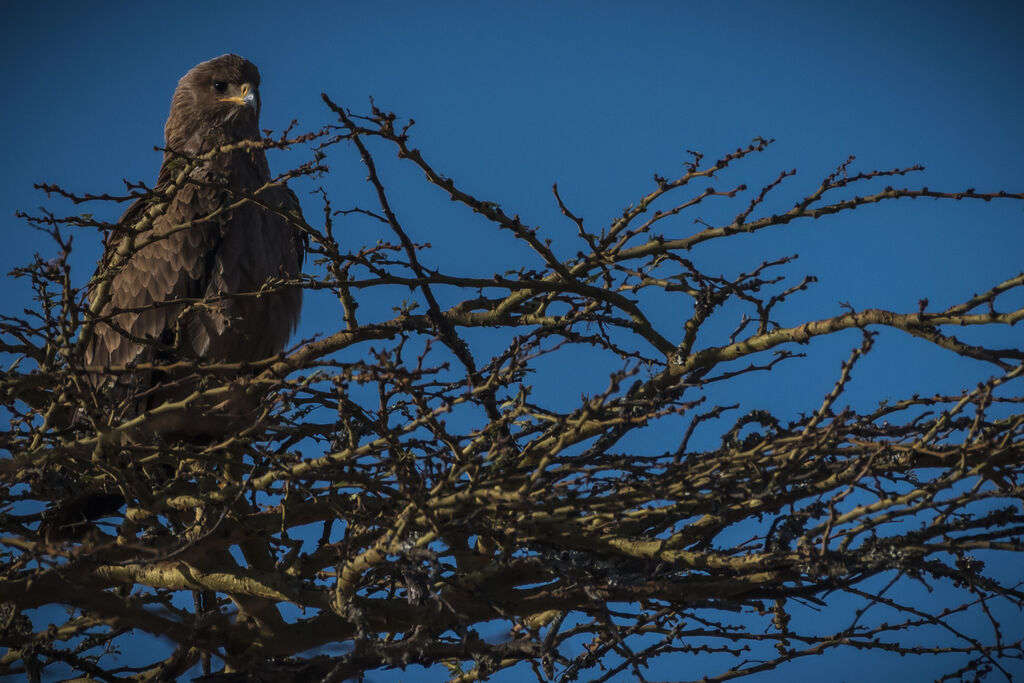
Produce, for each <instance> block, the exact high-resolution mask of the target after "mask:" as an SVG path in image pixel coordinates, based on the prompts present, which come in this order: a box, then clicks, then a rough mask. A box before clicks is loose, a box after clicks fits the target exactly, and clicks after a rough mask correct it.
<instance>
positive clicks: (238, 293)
mask: <svg viewBox="0 0 1024 683" xmlns="http://www.w3.org/2000/svg"><path fill="white" fill-rule="evenodd" d="M259 85H260V74H259V71H258V70H257V69H256V66H255V65H253V64H252V63H251V62H249V61H247V60H245V59H243V58H242V57H239V56H237V55H232V54H228V55H223V56H221V57H217V58H215V59H211V60H209V61H206V62H203V63H201V64H199V65H197V66H196V67H194V68H193V69H192V70H191V71H189V72H188V73H187V74H185V75H184V76H183V77H182V78H181V80H180V81H179V82H178V87H177V89H176V90H175V91H174V97H173V99H172V100H171V112H170V116H169V117H168V118H167V124H166V126H165V128H164V134H165V139H166V146H165V150H164V158H163V163H162V165H161V167H160V175H159V177H158V180H157V183H156V187H155V188H154V191H153V192H152V193H151V194H149V195H147V196H146V197H143V198H141V199H139V200H137V201H136V202H135V203H134V204H133V205H132V206H131V207H130V208H129V209H128V210H127V211H126V212H125V213H124V215H123V216H122V217H121V220H120V221H119V222H118V226H117V229H116V230H115V231H114V232H113V233H112V234H111V235H110V237H109V238H108V240H107V243H106V248H105V250H104V255H103V258H102V260H101V262H100V265H99V268H98V269H97V272H96V276H95V277H94V278H93V280H92V282H91V283H90V297H89V299H90V313H91V314H92V315H90V316H87V318H86V322H85V326H84V328H83V332H82V336H81V339H80V345H81V346H82V347H83V356H84V362H85V365H86V366H88V367H89V371H90V380H91V383H92V384H93V385H94V386H95V387H96V388H97V389H98V390H99V392H100V394H101V395H103V396H105V397H106V398H107V399H109V400H107V401H104V402H103V404H101V405H100V407H99V410H96V409H95V408H94V410H93V411H91V414H92V416H93V417H92V419H93V420H96V419H98V420H100V422H101V425H100V428H101V429H102V428H103V426H102V423H106V425H107V426H116V425H118V424H121V423H123V422H124V421H125V420H131V419H133V418H135V417H137V416H139V415H141V414H143V413H145V412H146V411H150V410H152V409H153V408H157V407H159V406H160V405H161V404H164V403H166V402H168V401H182V399H185V398H186V397H191V399H190V401H186V402H185V405H184V407H179V409H176V410H171V411H157V413H155V414H151V415H147V416H146V418H144V420H143V423H144V424H142V425H141V426H139V427H136V428H133V429H132V430H129V432H128V434H127V436H129V437H130V438H131V439H132V440H143V441H148V440H150V438H151V437H153V436H154V435H157V436H159V437H161V438H175V439H177V438H195V437H199V438H204V437H205V438H216V437H219V436H223V435H225V434H230V433H233V432H235V431H237V430H238V429H239V428H241V427H242V426H244V425H246V424H251V423H252V421H253V420H254V416H255V415H256V408H257V406H258V403H259V401H260V395H259V392H258V391H250V392H246V391H245V390H244V389H243V388H240V387H237V386H229V387H228V388H227V390H226V391H220V392H214V394H215V395H214V396H210V397H202V398H199V399H196V397H195V396H194V394H195V392H196V391H197V390H201V389H207V388H210V387H211V386H214V387H215V386H217V384H216V383H211V382H209V381H207V380H206V379H205V378H204V376H205V377H209V373H208V372H204V373H203V375H204V376H201V375H200V374H199V372H197V367H196V362H202V363H218V364H228V365H232V364H235V365H237V364H244V363H251V362H253V361H257V360H260V359H264V358H268V357H270V356H273V355H274V354H277V353H279V352H280V351H282V350H283V349H284V347H285V344H287V342H288V338H289V337H290V336H291V334H292V332H293V331H294V329H295V326H296V325H297V323H298V320H299V311H300V308H301V305H302V292H301V289H300V288H299V287H297V286H295V285H294V284H293V282H294V279H295V278H296V277H297V276H298V275H299V273H300V268H301V265H302V261H303V256H304V248H303V247H304V239H303V236H302V233H301V231H300V230H299V229H298V228H297V227H296V225H297V224H301V223H302V215H301V212H300V208H299V202H298V199H297V198H296V197H295V194H294V193H293V192H292V191H291V190H289V189H288V188H287V187H285V186H284V184H283V183H275V182H274V181H273V179H272V178H271V175H270V170H269V167H268V166H267V159H266V156H265V154H264V151H263V147H262V146H261V143H260V140H261V135H260V129H259V115H260V92H259ZM250 143H252V144H250ZM289 281H291V282H289ZM172 365H173V367H172ZM161 366H163V367H161ZM238 370H239V368H236V370H235V371H231V370H230V368H229V369H228V370H227V371H226V372H222V373H221V374H220V377H221V378H223V379H232V378H237V377H244V376H246V374H251V373H246V372H244V371H241V372H239V371H238ZM221 384H224V382H221ZM103 405H107V406H115V407H114V408H112V409H108V408H103V407H102V406H103ZM123 502H124V499H123V497H122V496H121V494H120V492H117V491H114V490H106V491H95V490H94V491H91V492H88V493H85V494H83V495H79V496H78V497H76V498H73V499H72V500H65V502H64V503H62V504H61V505H60V506H58V508H57V509H55V510H51V511H50V512H49V513H48V514H47V515H46V517H47V518H48V519H47V520H46V521H45V522H44V524H43V526H42V527H41V531H42V532H43V534H44V535H45V536H47V537H50V538H54V539H56V538H61V537H74V536H77V535H79V534H78V531H80V530H81V529H84V528H88V522H89V521H91V520H93V519H97V518H99V517H102V516H105V515H107V514H110V513H112V512H114V511H116V510H117V509H118V508H119V507H120V506H121V505H122V504H123ZM76 529H77V531H76Z"/></svg>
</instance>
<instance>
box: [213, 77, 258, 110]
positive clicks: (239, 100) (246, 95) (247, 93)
mask: <svg viewBox="0 0 1024 683" xmlns="http://www.w3.org/2000/svg"><path fill="white" fill-rule="evenodd" d="M228 92H231V93H232V95H231V96H230V97H218V98H217V99H218V100H220V101H221V102H234V103H235V104H242V105H248V106H250V107H252V108H253V109H255V108H256V89H255V88H253V87H252V86H251V85H250V84H248V83H243V84H242V86H241V87H237V86H235V85H234V84H232V85H231V86H230V90H229V91H228ZM235 93H237V94H235Z"/></svg>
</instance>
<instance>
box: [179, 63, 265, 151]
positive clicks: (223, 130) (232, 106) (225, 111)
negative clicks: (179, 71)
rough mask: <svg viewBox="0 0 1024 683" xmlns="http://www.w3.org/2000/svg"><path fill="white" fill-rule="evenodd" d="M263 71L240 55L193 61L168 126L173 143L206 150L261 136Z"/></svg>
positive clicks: (185, 148) (190, 148)
mask: <svg viewBox="0 0 1024 683" xmlns="http://www.w3.org/2000/svg"><path fill="white" fill-rule="evenodd" d="M259 85H260V72H259V69H257V68H256V65H255V64H253V63H252V62H250V61H249V60H247V59H244V58H242V57H239V56H238V55H230V54H229V55H221V56H220V57H215V58H214V59H211V60H209V61H206V62H202V63H200V64H197V65H196V66H195V67H193V68H192V69H191V70H190V71H189V72H188V73H187V74H185V75H184V76H182V77H181V80H180V81H178V87H177V89H176V90H175V91H174V98H173V99H172V100H171V113H170V116H168V117H167V125H166V126H165V127H164V137H165V140H166V143H167V147H168V148H169V149H172V150H174V151H175V152H180V153H184V154H189V155H196V154H202V153H204V152H207V151H209V150H210V149H212V148H213V147H214V146H215V145H220V144H225V143H231V142H237V141H239V140H256V139H259V137H260V130H259V120H260V91H259Z"/></svg>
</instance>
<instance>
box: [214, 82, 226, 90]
mask: <svg viewBox="0 0 1024 683" xmlns="http://www.w3.org/2000/svg"><path fill="white" fill-rule="evenodd" d="M213 89H214V90H216V91H217V92H227V91H228V84H227V83H225V82H224V81H214V82H213Z"/></svg>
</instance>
